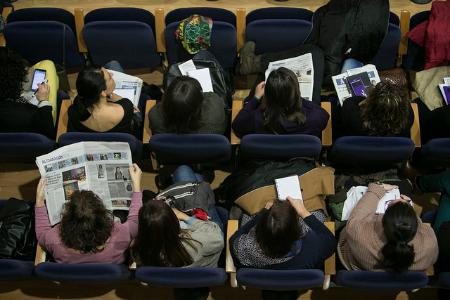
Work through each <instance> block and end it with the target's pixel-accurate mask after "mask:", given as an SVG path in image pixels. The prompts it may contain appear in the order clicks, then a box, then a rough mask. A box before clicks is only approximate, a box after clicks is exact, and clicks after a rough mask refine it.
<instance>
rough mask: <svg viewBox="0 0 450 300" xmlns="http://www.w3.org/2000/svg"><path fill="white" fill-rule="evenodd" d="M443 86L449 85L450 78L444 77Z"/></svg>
mask: <svg viewBox="0 0 450 300" xmlns="http://www.w3.org/2000/svg"><path fill="white" fill-rule="evenodd" d="M444 84H445V85H450V77H444Z"/></svg>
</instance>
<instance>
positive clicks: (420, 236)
mask: <svg viewBox="0 0 450 300" xmlns="http://www.w3.org/2000/svg"><path fill="white" fill-rule="evenodd" d="M394 187H395V186H392V185H387V184H382V185H380V184H376V183H371V184H369V188H368V190H367V192H366V193H365V194H364V195H363V197H362V198H361V199H360V200H359V202H358V204H357V205H356V207H355V208H354V209H353V211H352V212H351V214H350V217H349V219H348V222H347V225H346V226H345V227H344V229H343V230H342V232H341V235H340V238H339V243H338V254H339V258H340V259H341V262H342V264H343V265H344V267H345V268H346V269H347V270H367V271H377V270H384V271H389V272H395V273H402V272H404V271H407V270H411V271H425V270H426V269H428V267H430V266H431V265H433V264H434V263H435V262H436V259H437V257H438V245H437V240H436V236H435V234H434V232H433V229H432V228H431V227H430V226H428V225H426V224H423V223H422V222H421V221H420V219H419V218H418V217H417V215H416V212H415V211H414V208H413V207H412V205H411V203H410V201H411V199H410V198H408V197H407V196H404V195H401V198H400V199H398V200H396V201H392V202H391V203H390V205H389V206H388V208H387V209H386V212H385V213H384V214H376V213H375V212H376V209H377V205H378V202H379V201H380V199H381V198H383V196H384V195H385V194H386V193H387V191H388V190H391V189H392V188H394Z"/></svg>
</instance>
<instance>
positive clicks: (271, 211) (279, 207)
mask: <svg viewBox="0 0 450 300" xmlns="http://www.w3.org/2000/svg"><path fill="white" fill-rule="evenodd" d="M299 218H301V219H302V220H303V221H304V223H306V225H307V227H306V228H307V229H306V228H305V227H304V226H303V227H301V226H300V223H299ZM241 223H242V222H241ZM230 247H231V255H232V257H233V261H234V264H235V266H236V267H238V268H239V267H252V268H265V269H278V270H292V269H315V268H321V267H322V265H323V262H324V261H325V259H326V258H328V257H329V256H331V255H332V254H333V253H334V251H335V249H336V239H335V238H334V235H333V234H332V233H331V232H330V231H329V230H328V229H327V227H326V226H325V225H324V224H323V223H322V222H320V221H319V220H318V219H317V218H316V216H315V215H314V214H311V213H310V212H309V211H308V210H307V209H306V208H305V206H304V205H303V201H302V200H299V199H293V198H291V197H288V198H287V200H285V201H279V200H276V201H274V202H269V203H267V204H266V207H265V208H263V209H262V210H261V211H260V212H259V213H258V214H256V215H255V216H254V217H253V218H251V219H250V220H249V221H248V222H247V223H245V224H240V226H239V229H238V231H237V232H236V233H235V234H234V235H233V236H232V237H231V238H230Z"/></svg>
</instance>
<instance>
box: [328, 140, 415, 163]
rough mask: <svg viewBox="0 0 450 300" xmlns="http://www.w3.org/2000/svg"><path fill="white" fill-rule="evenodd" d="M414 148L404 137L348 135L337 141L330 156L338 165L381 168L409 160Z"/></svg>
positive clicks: (411, 142) (410, 141)
mask: <svg viewBox="0 0 450 300" xmlns="http://www.w3.org/2000/svg"><path fill="white" fill-rule="evenodd" d="M414 149H415V145H414V143H413V141H412V140H411V139H409V138H404V137H373V136H346V137H341V138H338V139H337V140H336V141H335V143H334V145H333V147H332V148H331V151H330V156H329V158H330V160H331V161H332V162H333V165H335V166H337V167H343V168H357V169H366V171H368V170H369V169H380V170H381V169H386V168H390V167H393V166H395V165H396V164H397V163H401V162H403V161H406V160H408V159H409V158H410V157H411V155H412V153H413V152H414Z"/></svg>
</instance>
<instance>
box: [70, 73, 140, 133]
mask: <svg viewBox="0 0 450 300" xmlns="http://www.w3.org/2000/svg"><path fill="white" fill-rule="evenodd" d="M76 87H77V92H78V95H77V96H76V98H75V100H74V102H73V104H72V105H71V106H70V107H69V111H68V114H69V122H68V127H67V129H68V131H79V132H123V133H129V134H138V128H137V127H138V125H137V124H136V122H135V120H134V118H133V116H134V112H135V111H137V110H136V109H135V108H134V106H133V103H132V102H131V101H130V100H129V99H126V98H122V97H121V96H119V95H117V94H115V93H114V92H113V91H114V89H115V87H116V84H115V82H114V79H113V77H112V74H111V73H110V72H108V71H107V70H106V69H105V68H102V67H98V66H90V67H86V68H84V69H83V70H81V72H80V73H78V77H77V81H76Z"/></svg>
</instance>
